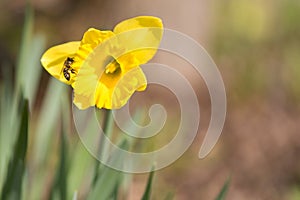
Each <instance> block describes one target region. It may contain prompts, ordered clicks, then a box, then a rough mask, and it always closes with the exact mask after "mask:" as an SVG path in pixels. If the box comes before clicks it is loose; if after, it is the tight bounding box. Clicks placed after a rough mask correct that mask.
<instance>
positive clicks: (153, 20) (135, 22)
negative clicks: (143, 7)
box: [113, 16, 163, 34]
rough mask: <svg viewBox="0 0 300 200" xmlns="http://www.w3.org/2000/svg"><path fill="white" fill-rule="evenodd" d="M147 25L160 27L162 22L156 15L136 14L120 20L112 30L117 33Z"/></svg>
mask: <svg viewBox="0 0 300 200" xmlns="http://www.w3.org/2000/svg"><path fill="white" fill-rule="evenodd" d="M147 27H156V28H161V29H162V28H163V24H162V21H161V19H159V18H158V17H153V16H138V17H134V18H130V19H127V20H124V21H122V22H120V23H119V24H117V25H116V26H115V28H114V30H113V32H114V33H115V34H119V33H123V32H126V31H130V30H134V29H139V28H147Z"/></svg>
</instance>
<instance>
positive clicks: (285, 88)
mask: <svg viewBox="0 0 300 200" xmlns="http://www.w3.org/2000/svg"><path fill="white" fill-rule="evenodd" d="M214 4H215V7H216V15H217V16H216V23H215V24H217V25H216V26H215V28H214V37H213V39H212V44H213V47H212V49H213V51H214V54H215V55H216V56H218V57H219V58H218V59H219V60H220V61H221V62H222V63H221V64H220V66H222V67H224V68H225V69H224V70H225V71H226V73H229V75H228V77H229V78H228V79H229V80H228V82H229V87H230V88H229V89H228V92H229V93H230V94H231V95H232V96H234V97H235V99H236V100H237V101H241V100H243V101H244V100H245V99H247V98H253V97H254V98H255V97H260V98H262V97H266V98H274V93H279V94H280V95H279V98H287V99H288V100H290V98H292V99H294V100H296V101H293V104H294V103H297V104H298V105H299V101H298V100H299V90H300V88H299V87H300V85H299V84H298V83H299V78H300V77H299V76H300V73H299V67H298V66H299V65H300V62H299V59H298V58H299V56H297V55H299V45H300V28H299V25H298V21H299V18H300V16H299V15H300V3H299V1H297V0H287V1H272V3H271V2H268V1H259V0H255V1H247V0H241V1H233V0H231V1H221V2H220V1H215V2H214ZM231 95H230V96H231ZM275 96H276V95H275ZM275 98H277V97H275ZM274 101H276V99H275V100H274Z"/></svg>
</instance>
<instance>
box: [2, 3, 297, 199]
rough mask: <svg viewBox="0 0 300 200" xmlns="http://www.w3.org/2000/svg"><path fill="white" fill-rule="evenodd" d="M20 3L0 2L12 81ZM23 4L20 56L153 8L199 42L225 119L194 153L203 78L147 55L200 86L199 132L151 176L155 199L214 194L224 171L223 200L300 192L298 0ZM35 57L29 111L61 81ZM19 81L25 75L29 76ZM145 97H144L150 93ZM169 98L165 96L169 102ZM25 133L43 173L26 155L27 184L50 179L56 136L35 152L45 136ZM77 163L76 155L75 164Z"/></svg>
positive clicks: (141, 182)
mask: <svg viewBox="0 0 300 200" xmlns="http://www.w3.org/2000/svg"><path fill="white" fill-rule="evenodd" d="M25 6H26V3H25V2H24V1H22V0H15V1H9V0H1V2H0V10H1V12H0V64H1V74H0V75H1V76H0V77H1V80H4V79H5V78H14V79H16V77H14V76H12V75H8V74H9V72H14V71H15V70H13V71H11V70H9V69H7V68H9V67H10V69H15V67H16V66H17V65H18V62H20V60H18V59H17V58H18V54H19V53H20V43H21V36H22V28H23V23H24V15H25V13H24V12H25ZM32 6H33V8H34V11H35V15H34V24H32V29H33V33H34V38H33V39H32V43H31V44H32V48H30V49H28V50H27V51H28V52H29V54H30V53H34V52H43V51H44V50H45V49H46V48H48V47H50V46H53V45H56V44H59V43H63V42H67V41H71V40H80V39H81V36H82V34H83V33H84V32H85V31H86V30H87V29H88V28H89V27H96V28H99V29H112V28H113V26H114V25H115V24H116V23H118V22H120V21H122V20H124V19H127V18H130V17H134V16H137V15H153V16H158V17H160V18H161V19H162V20H163V22H164V25H165V27H167V28H170V29H174V30H177V31H180V32H182V33H185V34H188V35H189V36H191V37H192V38H193V39H195V40H196V41H198V42H199V43H200V44H201V45H202V46H204V47H205V48H206V50H207V51H208V53H209V54H210V55H211V57H212V58H213V60H214V61H215V62H216V64H217V66H218V67H219V70H220V72H221V74H222V76H223V79H224V82H225V87H226V91H227V100H228V111H227V119H226V123H225V128H224V131H223V133H222V135H221V138H220V140H219V142H218V143H217V145H216V146H215V148H214V149H213V151H212V152H211V153H210V155H209V156H208V157H206V158H205V159H203V160H199V159H198V157H197V155H198V151H199V147H200V145H201V142H202V140H203V137H204V133H205V130H206V129H207V125H208V122H209V117H210V108H209V106H210V101H209V96H208V93H207V91H206V87H205V84H204V83H203V81H202V79H201V78H200V77H197V76H193V70H192V69H191V68H189V67H190V66H188V65H187V64H185V63H184V62H172V61H170V60H168V56H164V54H163V53H160V54H158V55H157V57H156V58H155V59H156V60H155V61H156V62H161V63H167V64H169V65H170V66H172V67H174V68H177V69H179V70H180V71H182V73H184V74H185V75H186V76H188V78H189V80H191V82H192V84H193V85H194V86H195V88H196V89H197V91H200V92H199V94H198V97H199V104H200V106H201V117H202V121H201V127H200V131H199V134H198V136H197V138H196V140H195V141H194V143H193V144H192V146H191V147H190V148H189V150H188V151H187V152H186V153H185V154H184V155H183V156H182V157H181V158H180V159H179V160H177V161H176V162H175V163H174V164H172V165H171V166H169V167H167V168H165V169H162V170H160V171H158V172H157V173H156V177H155V182H154V185H153V196H154V198H155V199H160V197H161V196H160V195H161V194H165V193H166V191H171V192H174V194H175V199H214V197H215V196H216V195H217V194H218V192H219V191H220V189H221V188H222V185H223V184H224V182H225V181H226V179H227V178H228V176H231V184H230V189H229V191H228V199H237V200H238V199H274V200H276V199H290V200H293V199H300V159H299V155H300V140H299V131H300V125H299V122H300V107H299V105H300V103H299V101H300V26H299V20H300V1H299V0H282V1H280V0H275V1H274V0H272V1H271V0H267V1H259V0H252V1H247V0H239V1H235V0H226V1H225V0H213V1H204V0H187V1H178V0H163V1H161V0H152V1H139V0H122V1H121V0H90V1H84V0H75V1H71V0H63V1H59V0H33V1H32ZM37 44H41V45H37ZM19 59H20V58H19ZM17 60H18V61H17ZM38 60H39V58H38V57H37V58H36V60H34V61H32V62H34V63H30V62H29V63H27V65H28V67H29V66H33V67H30V69H33V70H34V71H36V72H37V73H38V74H39V73H41V78H40V79H39V80H36V83H38V84H35V85H38V87H37V90H36V92H31V93H30V91H34V90H28V91H29V94H28V95H29V96H30V97H31V99H32V101H31V102H30V103H31V108H32V109H33V110H36V113H38V112H39V111H40V110H43V109H44V108H43V104H42V100H43V99H47V100H48V101H50V104H51V103H52V104H55V101H54V100H51V98H52V96H53V95H56V94H60V93H59V91H57V90H59V89H57V87H58V88H61V87H63V86H60V85H61V84H60V83H58V82H54V83H53V81H52V82H51V81H50V79H52V78H50V77H49V75H48V74H47V73H46V71H45V70H43V69H42V68H41V66H40V64H39V63H38V62H37V61H38ZM187 66H188V67H187ZM34 67H36V68H34ZM25 71H26V70H25ZM6 72H7V73H6ZM28 78H32V77H30V74H29V75H28ZM33 79H34V77H33ZM51 84H52V85H51ZM54 85H55V86H54ZM28 87H33V86H28ZM46 88H48V89H49V88H50V89H51V88H52V92H50V93H49V94H48V93H46V92H45V91H46ZM25 90H26V88H25ZM158 90H159V89H158ZM66 91H67V93H66V95H65V96H66V99H69V101H71V99H70V95H69V94H71V93H70V92H71V89H66ZM155 91H157V90H156V89H155V88H152V89H151V87H150V89H149V92H151V95H152V97H153V96H154V97H155ZM162 91H163V90H162ZM162 91H158V92H157V95H158V96H160V98H161V96H163V97H164V96H165V98H166V99H168V98H171V97H168V95H169V94H165V95H162V93H163V92H162ZM64 94H65V93H64ZM47 95H49V96H47ZM154 97H153V98H152V99H154V100H155V98H154ZM49 99H50V100H49ZM163 99H164V98H161V101H162V102H163V101H164V100H163ZM53 101H54V102H53ZM57 101H59V100H57ZM165 102H169V99H168V100H165ZM176 105H177V104H176V103H174V107H176ZM66 106H67V107H70V105H66ZM55 109H58V110H59V109H60V107H59V106H58V108H57V107H55ZM44 110H45V109H44ZM44 112H45V113H47V112H46V111H44ZM34 113H35V112H34ZM175 113H176V112H175ZM177 114H178V113H177ZM45 115H46V116H47V114H45ZM174 115H175V114H174ZM34 117H35V115H33V116H32V118H34ZM174 118H176V117H174ZM68 119H69V118H68ZM171 119H172V116H171ZM70 121H71V120H70ZM175 122H176V120H175ZM39 123H40V122H39V121H38V119H37V120H36V124H33V125H32V128H33V129H35V132H36V133H37V134H39V131H38V130H41V131H42V130H43V128H45V127H39V125H38V124H39ZM70 123H71V122H70ZM49 124H51V122H49ZM49 126H50V125H49ZM54 129H55V128H54ZM69 129H70V130H69V132H70V134H69V135H68V140H69V143H70V144H69V145H72V144H75V143H76V144H78V136H77V135H76V131H75V130H74V129H73V128H72V125H70V128H69ZM36 130H37V131H36ZM40 134H41V133H40ZM41 135H43V134H41ZM29 137H30V143H29V155H31V156H29V158H28V159H29V161H30V160H34V158H36V157H38V156H40V157H43V156H45V155H46V154H47V155H48V156H49V155H50V158H51V159H46V160H44V161H41V162H44V163H43V164H44V165H43V166H46V169H47V170H48V171H49V173H46V172H42V170H41V169H40V168H39V167H38V166H41V165H39V164H37V163H32V162H31V163H30V162H29V163H30V164H29V165H30V166H31V168H30V171H29V172H28V177H29V179H30V180H31V181H32V182H33V181H34V180H35V181H37V182H38V181H40V182H42V181H41V180H42V179H43V180H48V184H51V180H52V178H51V169H52V168H53V167H54V166H55V163H56V160H57V158H56V157H57V156H56V153H57V151H56V150H55V143H57V140H58V138H59V135H58V134H57V135H56V132H55V131H54V132H52V135H51V138H56V139H53V141H54V142H53V144H52V143H51V145H52V146H53V147H52V148H50V149H48V150H47V151H46V152H36V149H39V147H36V146H39V145H40V146H42V145H43V144H44V140H47V137H41V136H38V137H37V138H38V139H33V138H35V137H34V136H32V135H30V136H29ZM55 141H56V142H55ZM3 142H4V141H2V143H3ZM48 145H49V144H48ZM51 145H50V146H51ZM82 152H83V151H82ZM85 153H86V152H85ZM83 154H84V153H83ZM85 156H86V155H85ZM80 158H81V157H80V155H78V159H80ZM37 160H38V159H37ZM80 163H81V162H80V161H78V162H77V164H78V165H80ZM71 173H72V172H71ZM45 174H46V175H45ZM78 176H80V175H78ZM41 177H42V178H41ZM45 177H46V178H45ZM146 177H147V175H135V176H134V177H133V184H132V185H131V187H130V198H129V199H138V198H139V197H140V196H141V194H142V193H143V190H144V186H145V179H146ZM74 179H76V178H74ZM44 182H45V181H44ZM71 182H72V181H71ZM74 182H75V181H74ZM74 184H75V183H74ZM44 187H47V185H44ZM74 187H75V186H74ZM81 187H82V188H83V189H82V190H83V191H85V189H84V188H86V187H88V186H85V185H84V183H81ZM36 190H38V189H36ZM32 193H33V192H32ZM42 193H43V195H44V197H45V198H46V196H47V190H45V191H43V192H42Z"/></svg>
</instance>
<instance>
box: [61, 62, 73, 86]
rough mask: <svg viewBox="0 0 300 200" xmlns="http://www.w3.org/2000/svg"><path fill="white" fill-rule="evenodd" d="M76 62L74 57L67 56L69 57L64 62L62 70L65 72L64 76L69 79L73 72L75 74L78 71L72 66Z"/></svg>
mask: <svg viewBox="0 0 300 200" xmlns="http://www.w3.org/2000/svg"><path fill="white" fill-rule="evenodd" d="M73 63H74V58H70V57H67V59H66V60H65V62H64V67H63V69H62V72H63V74H64V77H65V78H66V79H67V80H68V81H69V80H70V78H71V74H70V73H72V74H75V73H76V71H75V70H74V69H73V68H72V67H71V65H72V64H73Z"/></svg>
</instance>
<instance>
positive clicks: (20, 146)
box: [1, 99, 29, 200]
mask: <svg viewBox="0 0 300 200" xmlns="http://www.w3.org/2000/svg"><path fill="white" fill-rule="evenodd" d="M28 116H29V109H28V100H26V99H23V100H22V102H21V124H20V127H19V132H18V138H17V140H16V144H15V148H14V153H13V157H12V159H11V161H10V163H9V168H8V170H7V177H6V180H5V182H4V185H3V188H2V196H1V199H2V200H5V199H21V193H22V191H21V188H22V180H23V174H24V171H25V157H26V152H27V140H28Z"/></svg>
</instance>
